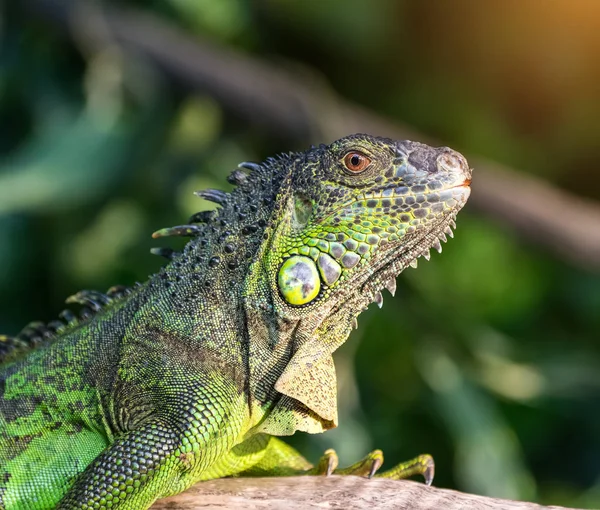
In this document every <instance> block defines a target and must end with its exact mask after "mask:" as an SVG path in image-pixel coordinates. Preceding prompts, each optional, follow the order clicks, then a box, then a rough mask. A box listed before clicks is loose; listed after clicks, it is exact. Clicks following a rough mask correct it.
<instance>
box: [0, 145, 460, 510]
mask: <svg viewBox="0 0 600 510" xmlns="http://www.w3.org/2000/svg"><path fill="white" fill-rule="evenodd" d="M356 154H359V157H358V160H357V161H359V162H361V165H359V166H356V165H349V164H348V161H354V160H353V159H352V157H353V155H356ZM363 163H364V164H363ZM470 179H471V170H470V169H469V167H468V165H467V163H466V161H465V160H464V158H463V157H462V156H461V155H460V154H458V153H456V152H454V151H452V150H450V149H448V148H432V147H428V146H426V145H423V144H419V143H416V142H409V141H398V142H397V141H393V140H388V139H383V138H376V137H371V136H369V135H353V136H349V137H346V138H342V139H340V140H338V141H336V142H333V143H332V144H331V145H327V146H326V145H321V146H319V147H313V148H311V149H309V150H308V151H306V152H302V153H291V154H284V155H281V156H278V157H276V158H269V159H268V160H267V161H265V162H264V163H262V164H257V163H242V164H240V166H239V168H238V169H236V170H234V171H233V173H232V174H231V175H230V177H229V179H228V181H229V182H231V183H232V184H235V185H236V188H235V189H234V191H232V192H231V193H225V192H222V191H219V190H204V191H201V192H198V195H199V196H201V197H202V198H204V199H207V200H211V201H213V202H215V203H217V204H218V205H219V208H218V209H217V211H202V212H200V213H197V214H195V215H194V216H193V217H192V218H190V220H189V222H188V223H186V224H182V225H180V226H176V227H170V228H163V229H160V230H158V231H157V232H155V233H154V237H155V238H157V239H159V238H160V239H164V238H169V237H186V238H189V242H188V243H187V244H186V245H185V246H184V248H183V249H182V250H181V251H177V250H175V249H173V248H170V247H163V248H155V249H153V253H155V254H157V255H161V256H164V257H166V258H167V259H168V260H169V262H168V263H167V265H166V266H165V267H164V268H163V269H161V270H160V271H159V272H158V273H157V274H156V275H154V276H152V277H151V278H150V279H149V280H148V281H147V282H145V283H143V284H136V285H135V286H133V287H132V288H125V287H113V288H111V289H109V290H108V291H107V292H106V293H100V292H96V291H82V292H80V293H77V294H75V295H74V296H72V297H71V298H69V299H68V300H67V302H69V303H72V304H76V305H81V306H82V307H83V308H82V309H81V310H80V312H79V313H78V314H75V313H74V312H72V311H69V310H65V311H64V312H62V313H61V314H60V315H59V317H60V320H53V321H51V322H49V323H41V322H36V323H32V324H30V325H29V326H28V327H26V328H25V329H24V330H23V331H22V332H21V333H20V334H19V335H17V336H16V337H14V338H11V337H6V336H0V509H2V510H14V509H32V510H36V509H50V508H59V509H71V508H78V509H82V508H85V509H88V508H89V509H92V508H94V509H104V508H120V509H128V510H135V509H146V508H149V507H150V506H151V505H152V503H153V502H154V501H156V500H157V499H159V498H162V497H165V496H169V495H173V494H177V493H179V492H181V491H183V490H185V489H186V488H188V487H189V486H190V485H192V484H193V483H196V482H197V481H200V480H206V479H210V478H215V477H222V476H256V475H262V476H265V475H291V474H299V473H304V474H331V473H340V474H348V473H353V474H360V475H365V476H372V475H373V474H375V472H376V471H377V470H378V468H379V467H380V466H381V463H382V462H383V455H382V453H381V452H380V451H379V450H376V451H374V452H371V453H370V454H369V455H367V456H366V457H365V458H364V459H363V460H361V461H359V462H357V463H356V464H354V465H352V466H350V467H349V468H345V469H338V467H337V456H336V455H335V452H333V451H332V450H328V451H327V452H325V454H324V456H323V458H322V459H321V460H320V461H319V463H318V464H317V465H315V466H311V464H310V463H309V462H308V461H306V459H304V458H303V457H302V456H301V455H300V454H299V453H298V452H296V451H295V450H294V449H293V448H291V447H289V446H288V445H286V444H285V443H284V442H282V441H281V440H279V439H277V438H276V437H273V436H284V435H290V434H293V433H294V432H295V431H297V430H302V431H306V432H310V433H318V432H323V431H325V430H327V429H329V428H332V427H335V426H336V425H337V403H336V375H335V366H334V363H333V358H332V356H331V355H332V353H333V352H334V351H335V350H336V349H337V348H338V347H339V346H340V345H341V344H342V343H343V342H344V341H345V340H346V338H347V337H348V335H349V333H350V331H351V330H352V328H353V327H356V318H357V316H358V315H359V314H360V313H361V311H362V310H364V309H365V308H366V307H367V306H368V305H369V303H371V302H373V301H374V302H376V303H377V304H378V305H379V306H381V305H382V303H383V297H382V294H381V290H382V289H384V288H386V289H388V290H389V291H390V292H391V293H392V294H393V292H394V291H395V278H396V276H397V275H398V274H399V273H400V272H401V271H402V270H404V269H405V268H406V267H409V266H412V267H414V266H415V265H416V260H417V258H419V257H425V258H427V259H428V258H429V250H430V249H431V248H436V249H438V250H441V245H440V240H441V241H445V240H446V235H451V234H452V228H453V227H454V226H455V225H454V218H455V217H456V214H457V213H458V211H459V210H460V209H461V208H462V206H463V205H464V204H465V202H466V200H467V198H468V196H469V183H470ZM413 474H422V475H423V476H424V477H425V479H426V481H427V482H428V483H430V482H431V479H432V477H433V461H432V460H431V457H429V456H427V455H423V456H420V457H417V458H416V459H413V460H412V461H409V462H406V463H403V464H400V465H398V466H396V467H394V468H392V469H391V470H388V471H386V472H384V473H382V474H381V476H387V477H391V478H402V477H406V476H411V475H413ZM376 476H380V475H376Z"/></svg>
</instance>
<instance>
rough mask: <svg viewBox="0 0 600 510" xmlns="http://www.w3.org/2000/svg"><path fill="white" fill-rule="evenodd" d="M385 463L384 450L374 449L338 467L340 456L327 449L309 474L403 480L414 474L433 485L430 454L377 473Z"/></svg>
mask: <svg viewBox="0 0 600 510" xmlns="http://www.w3.org/2000/svg"><path fill="white" fill-rule="evenodd" d="M382 464H383V452H382V451H381V450H373V451H372V452H371V453H369V454H368V455H366V456H365V457H364V458H363V459H361V460H359V461H358V462H356V463H354V464H352V465H351V466H348V467H346V468H341V469H337V466H338V456H337V453H336V452H335V450H333V449H331V448H330V449H329V450H326V451H325V453H324V454H323V456H322V457H321V458H320V459H319V462H318V463H317V465H316V466H315V467H314V468H312V469H310V470H309V471H308V472H307V474H311V475H326V476H329V475H331V474H334V475H355V476H366V477H368V478H372V477H373V476H375V477H377V478H390V479H392V480H401V479H403V478H409V477H411V476H414V475H421V476H423V478H424V479H425V483H426V484H427V485H431V482H432V481H433V476H434V473H435V464H434V462H433V457H432V456H431V455H428V454H424V455H419V456H418V457H415V458H414V459H411V460H409V461H406V462H402V463H400V464H398V465H397V466H395V467H393V468H391V469H388V470H387V471H384V472H383V473H378V474H375V473H377V471H378V470H379V468H380V467H381V465H382Z"/></svg>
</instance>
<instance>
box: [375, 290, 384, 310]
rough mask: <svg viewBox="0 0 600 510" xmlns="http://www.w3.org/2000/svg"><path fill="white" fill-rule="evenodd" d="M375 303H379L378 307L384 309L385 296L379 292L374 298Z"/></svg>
mask: <svg viewBox="0 0 600 510" xmlns="http://www.w3.org/2000/svg"><path fill="white" fill-rule="evenodd" d="M373 301H374V302H375V303H377V306H378V307H379V308H381V307H383V295H382V294H381V292H379V291H377V292H376V293H375V297H374V298H373Z"/></svg>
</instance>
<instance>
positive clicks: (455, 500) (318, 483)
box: [152, 476, 562, 510]
mask: <svg viewBox="0 0 600 510" xmlns="http://www.w3.org/2000/svg"><path fill="white" fill-rule="evenodd" d="M200 508H202V509H217V508H235V509H237V510H259V509H260V510H281V509H284V508H285V509H286V510H306V509H310V508H318V509H323V508H331V509H335V508H338V509H340V510H342V509H343V510H358V509H364V508H377V509H378V510H409V509H410V510H425V509H442V508H443V509H444V510H459V509H460V510H462V509H465V508H468V509H470V510H542V509H559V508H562V507H557V506H551V507H550V506H540V505H536V504H534V503H525V502H520V501H509V500H506V499H495V498H487V497H484V496H474V495H472V494H463V493H461V492H456V491H452V490H448V489H437V488H435V487H428V486H426V485H425V484H422V483H417V482H409V481H404V480H401V481H397V480H386V479H382V478H373V479H372V480H368V479H366V478H358V477H356V476H330V477H319V476H298V477H282V478H223V479H220V480H211V481H208V482H201V483H198V484H196V485H194V487H192V488H191V489H189V490H188V491H187V492H184V493H182V494H179V495H178V496H173V497H171V498H167V499H164V500H161V501H159V502H157V503H156V504H155V505H154V506H153V507H152V510H167V509H169V510H171V509H178V510H192V509H200Z"/></svg>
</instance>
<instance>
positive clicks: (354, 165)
mask: <svg viewBox="0 0 600 510" xmlns="http://www.w3.org/2000/svg"><path fill="white" fill-rule="evenodd" d="M343 161H344V166H345V167H346V168H347V169H348V170H349V171H350V172H352V173H353V174H359V173H361V172H362V171H363V170H365V169H366V168H367V167H368V166H369V165H370V164H371V160H370V159H369V158H368V157H367V156H365V155H364V154H363V153H362V152H358V151H352V152H349V153H348V154H346V155H345V156H344V160H343Z"/></svg>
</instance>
